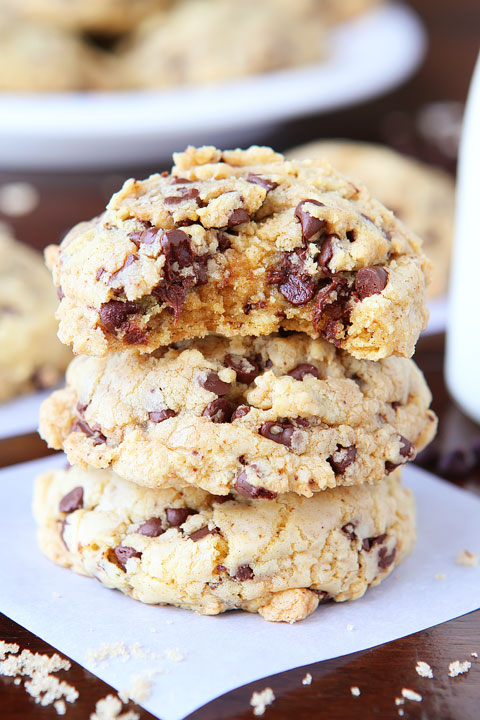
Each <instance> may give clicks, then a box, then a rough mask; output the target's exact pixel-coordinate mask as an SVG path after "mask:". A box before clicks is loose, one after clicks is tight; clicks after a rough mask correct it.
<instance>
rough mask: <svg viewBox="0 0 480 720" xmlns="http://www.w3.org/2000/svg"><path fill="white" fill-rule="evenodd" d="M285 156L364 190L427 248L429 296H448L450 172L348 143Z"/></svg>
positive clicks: (313, 147)
mask: <svg viewBox="0 0 480 720" xmlns="http://www.w3.org/2000/svg"><path fill="white" fill-rule="evenodd" d="M286 155H287V157H289V158H295V159H306V158H311V159H312V160H314V161H316V160H326V161H327V162H329V163H331V165H333V166H334V167H335V168H336V169H337V170H340V171H341V172H342V173H345V175H348V176H350V177H351V178H352V179H357V180H358V181H359V182H361V183H363V184H364V185H366V186H367V188H368V190H369V191H370V192H371V193H372V195H373V196H374V197H376V198H377V199H378V200H380V202H382V203H383V204H384V205H386V206H387V207H388V208H389V209H390V210H393V212H394V213H395V215H397V217H398V218H400V220H402V222H403V223H405V225H406V226H407V227H408V228H409V229H411V230H413V231H414V232H415V233H416V234H417V235H419V236H420V237H421V238H422V240H423V249H424V250H425V253H426V255H427V256H428V257H429V258H430V260H432V262H433V264H434V271H433V277H432V283H431V285H430V288H429V293H428V294H429V296H430V297H432V298H433V297H440V296H442V295H445V294H446V292H447V287H448V274H449V267H450V256H451V251H452V242H453V223H454V210H455V181H454V179H453V178H452V177H451V175H449V173H447V172H445V171H444V170H441V169H439V168H437V167H433V166H431V165H427V164H425V163H422V162H419V161H417V160H414V159H413V158H411V157H407V156H404V155H401V154H400V153H397V152H395V151H394V150H391V149H390V148H388V147H385V146H382V145H374V144H369V143H360V142H353V141H349V140H332V141H330V140H325V141H317V142H312V143H308V144H306V145H302V146H300V147H297V148H294V149H293V150H290V151H289V152H288V153H286Z"/></svg>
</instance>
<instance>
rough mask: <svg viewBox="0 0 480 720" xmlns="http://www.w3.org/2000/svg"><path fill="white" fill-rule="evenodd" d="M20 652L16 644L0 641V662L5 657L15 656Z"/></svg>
mask: <svg viewBox="0 0 480 720" xmlns="http://www.w3.org/2000/svg"><path fill="white" fill-rule="evenodd" d="M19 650H20V645H17V643H7V642H5V641H4V640H0V660H3V659H4V658H5V655H9V654H12V655H15V654H16V653H18V651H19Z"/></svg>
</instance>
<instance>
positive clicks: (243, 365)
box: [225, 355, 260, 385]
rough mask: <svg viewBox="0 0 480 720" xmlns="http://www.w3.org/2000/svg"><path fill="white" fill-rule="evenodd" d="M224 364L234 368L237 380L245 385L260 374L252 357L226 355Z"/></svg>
mask: <svg viewBox="0 0 480 720" xmlns="http://www.w3.org/2000/svg"><path fill="white" fill-rule="evenodd" d="M225 365H228V367H229V368H232V370H235V372H236V374H237V380H238V382H241V383H245V384H246V385H250V383H252V382H253V381H254V380H255V378H256V377H258V375H260V368H259V367H258V364H257V361H256V360H255V358H252V357H245V356H243V355H226V357H225Z"/></svg>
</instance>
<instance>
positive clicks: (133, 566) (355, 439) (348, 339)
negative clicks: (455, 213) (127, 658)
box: [34, 147, 436, 622]
mask: <svg viewBox="0 0 480 720" xmlns="http://www.w3.org/2000/svg"><path fill="white" fill-rule="evenodd" d="M174 160H175V165H174V167H173V168H172V171H171V173H162V174H161V175H153V176H151V177H150V178H148V179H146V180H143V181H138V180H128V181H127V182H126V183H125V185H124V186H123V188H122V189H121V190H120V191H119V192H118V193H117V194H115V195H114V196H113V197H112V199H111V201H110V203H109V205H108V207H107V210H106V212H105V213H104V214H103V215H102V216H100V217H99V218H95V219H93V220H91V221H89V222H84V223H81V224H80V225H78V226H77V227H75V228H74V229H73V230H72V231H71V232H70V233H69V235H68V236H67V237H66V238H65V240H64V241H63V242H62V244H61V245H60V246H59V247H50V248H49V249H48V250H47V262H48V264H49V266H50V268H51V269H52V272H53V277H54V281H55V284H56V286H57V289H58V292H59V296H60V297H61V302H60V306H59V310H58V318H59V320H60V332H59V334H60V338H61V339H62V340H63V342H65V343H67V344H69V345H71V346H72V347H73V349H74V350H75V352H76V353H78V354H79V357H77V358H75V360H73V362H72V363H71V364H70V367H69V369H68V372H67V384H66V387H65V388H64V389H62V390H59V391H57V392H55V393H53V395H52V396H51V397H50V398H49V399H48V400H47V401H46V402H45V404H44V406H43V408H42V412H41V421H40V431H41V434H42V436H43V437H44V438H45V439H46V440H47V442H48V443H49V445H50V446H51V447H54V448H57V449H60V448H62V449H63V450H64V451H65V452H66V454H67V457H68V459H69V461H70V463H71V464H72V467H70V468H69V469H67V470H55V471H52V472H49V473H47V474H45V475H43V476H41V477H40V478H38V480H37V483H36V490H35V501H34V511H35V516H36V519H37V521H38V525H39V540H40V545H41V547H42V549H43V551H44V552H45V553H46V554H47V555H48V556H49V557H50V558H51V559H53V560H54V561H55V562H58V563H60V564H62V565H66V566H69V567H72V568H73V569H74V570H75V571H77V572H81V573H84V574H87V575H91V576H94V577H96V578H97V579H98V580H100V582H102V583H103V584H104V585H106V586H107V587H111V588H118V589H119V590H122V591H123V592H125V593H127V594H129V595H131V596H133V597H134V598H136V599H138V600H141V601H143V602H146V603H156V604H165V603H168V604H172V605H177V606H180V607H185V608H189V609H192V610H197V611H199V612H201V613H205V614H216V613H219V612H222V611H224V610H229V609H244V610H248V611H250V612H259V613H260V614H261V615H262V616H263V617H264V618H266V619H267V620H277V621H279V620H280V621H282V620H283V621H288V622H294V621H296V620H299V619H302V618H305V617H306V616H307V615H309V614H310V613H311V612H313V611H314V610H315V608H316V607H317V606H318V604H319V603H322V602H325V601H328V600H336V601H343V600H349V599H355V598H358V597H360V596H362V595H363V594H364V592H365V591H366V590H367V588H368V587H369V586H371V585H375V584H377V583H379V582H380V581H381V580H382V579H384V578H385V577H386V576H387V575H388V574H389V573H390V572H391V571H392V569H393V568H394V567H395V566H396V565H397V564H398V563H400V562H401V561H402V560H403V558H404V557H405V556H406V555H407V554H408V552H410V550H411V549H412V547H413V543H414V539H415V511H414V503H413V499H412V497H411V494H410V492H409V491H408V490H406V489H405V488H403V487H402V485H401V478H400V473H401V469H400V466H402V465H404V464H405V463H406V462H408V461H410V460H412V459H413V458H414V457H415V454H416V453H417V452H418V451H419V450H421V449H422V448H423V447H425V445H426V444H427V443H428V442H429V441H430V440H431V438H432V436H433V434H434V432H435V427H436V420H435V416H434V414H433V413H432V412H431V411H430V410H429V404H430V399H431V398H430V392H429V390H428V387H427V385H426V383H425V380H424V378H423V376H422V374H421V372H420V371H419V370H418V368H417V367H416V366H415V364H414V363H413V361H412V360H410V359H408V357H409V356H410V355H411V354H412V353H413V350H414V347H415V343H416V340H417V338H418V335H419V333H420V331H421V330H422V329H423V328H424V326H425V323H426V319H427V313H426V310H425V294H426V285H427V277H428V274H429V270H430V267H429V262H428V261H427V260H426V258H425V256H424V255H423V253H422V250H421V243H420V241H419V240H418V238H417V237H416V236H414V235H413V234H411V233H409V232H408V230H407V229H406V228H405V227H404V226H403V225H402V224H401V222H400V221H399V220H397V219H396V217H395V216H394V215H393V213H391V212H390V211H388V210H387V209H386V208H385V207H384V206H382V205H381V204H380V203H378V202H377V201H375V200H373V199H372V198H371V197H370V196H369V194H368V193H367V191H366V190H365V189H364V188H362V187H358V186H357V185H356V184H354V183H353V182H351V181H350V180H348V179H347V178H345V177H344V176H342V175H340V174H339V173H337V172H336V171H335V170H333V169H332V168H331V167H330V166H328V165H325V164H322V163H321V162H319V161H318V162H317V161H308V160H300V161H287V160H285V159H284V158H283V157H282V156H281V155H278V154H276V153H274V152H273V151H272V150H270V149H268V148H259V147H252V148H250V149H248V150H234V151H227V152H221V151H219V150H217V149H215V148H213V147H203V148H199V149H195V148H188V149H187V151H186V152H184V153H180V154H177V155H175V157H174Z"/></svg>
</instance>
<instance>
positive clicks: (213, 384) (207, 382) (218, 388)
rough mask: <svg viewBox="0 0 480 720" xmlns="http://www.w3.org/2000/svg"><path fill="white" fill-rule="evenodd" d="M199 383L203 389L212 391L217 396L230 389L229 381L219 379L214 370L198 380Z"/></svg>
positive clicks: (224, 393)
mask: <svg viewBox="0 0 480 720" xmlns="http://www.w3.org/2000/svg"><path fill="white" fill-rule="evenodd" d="M200 385H201V386H202V387H203V388H205V390H208V391H209V392H213V393H215V395H219V396H222V395H226V394H227V393H229V392H230V390H231V389H232V386H231V384H230V383H226V382H223V380H220V378H219V377H218V375H217V373H214V372H211V373H208V375H207V377H206V378H204V379H203V380H200Z"/></svg>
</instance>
